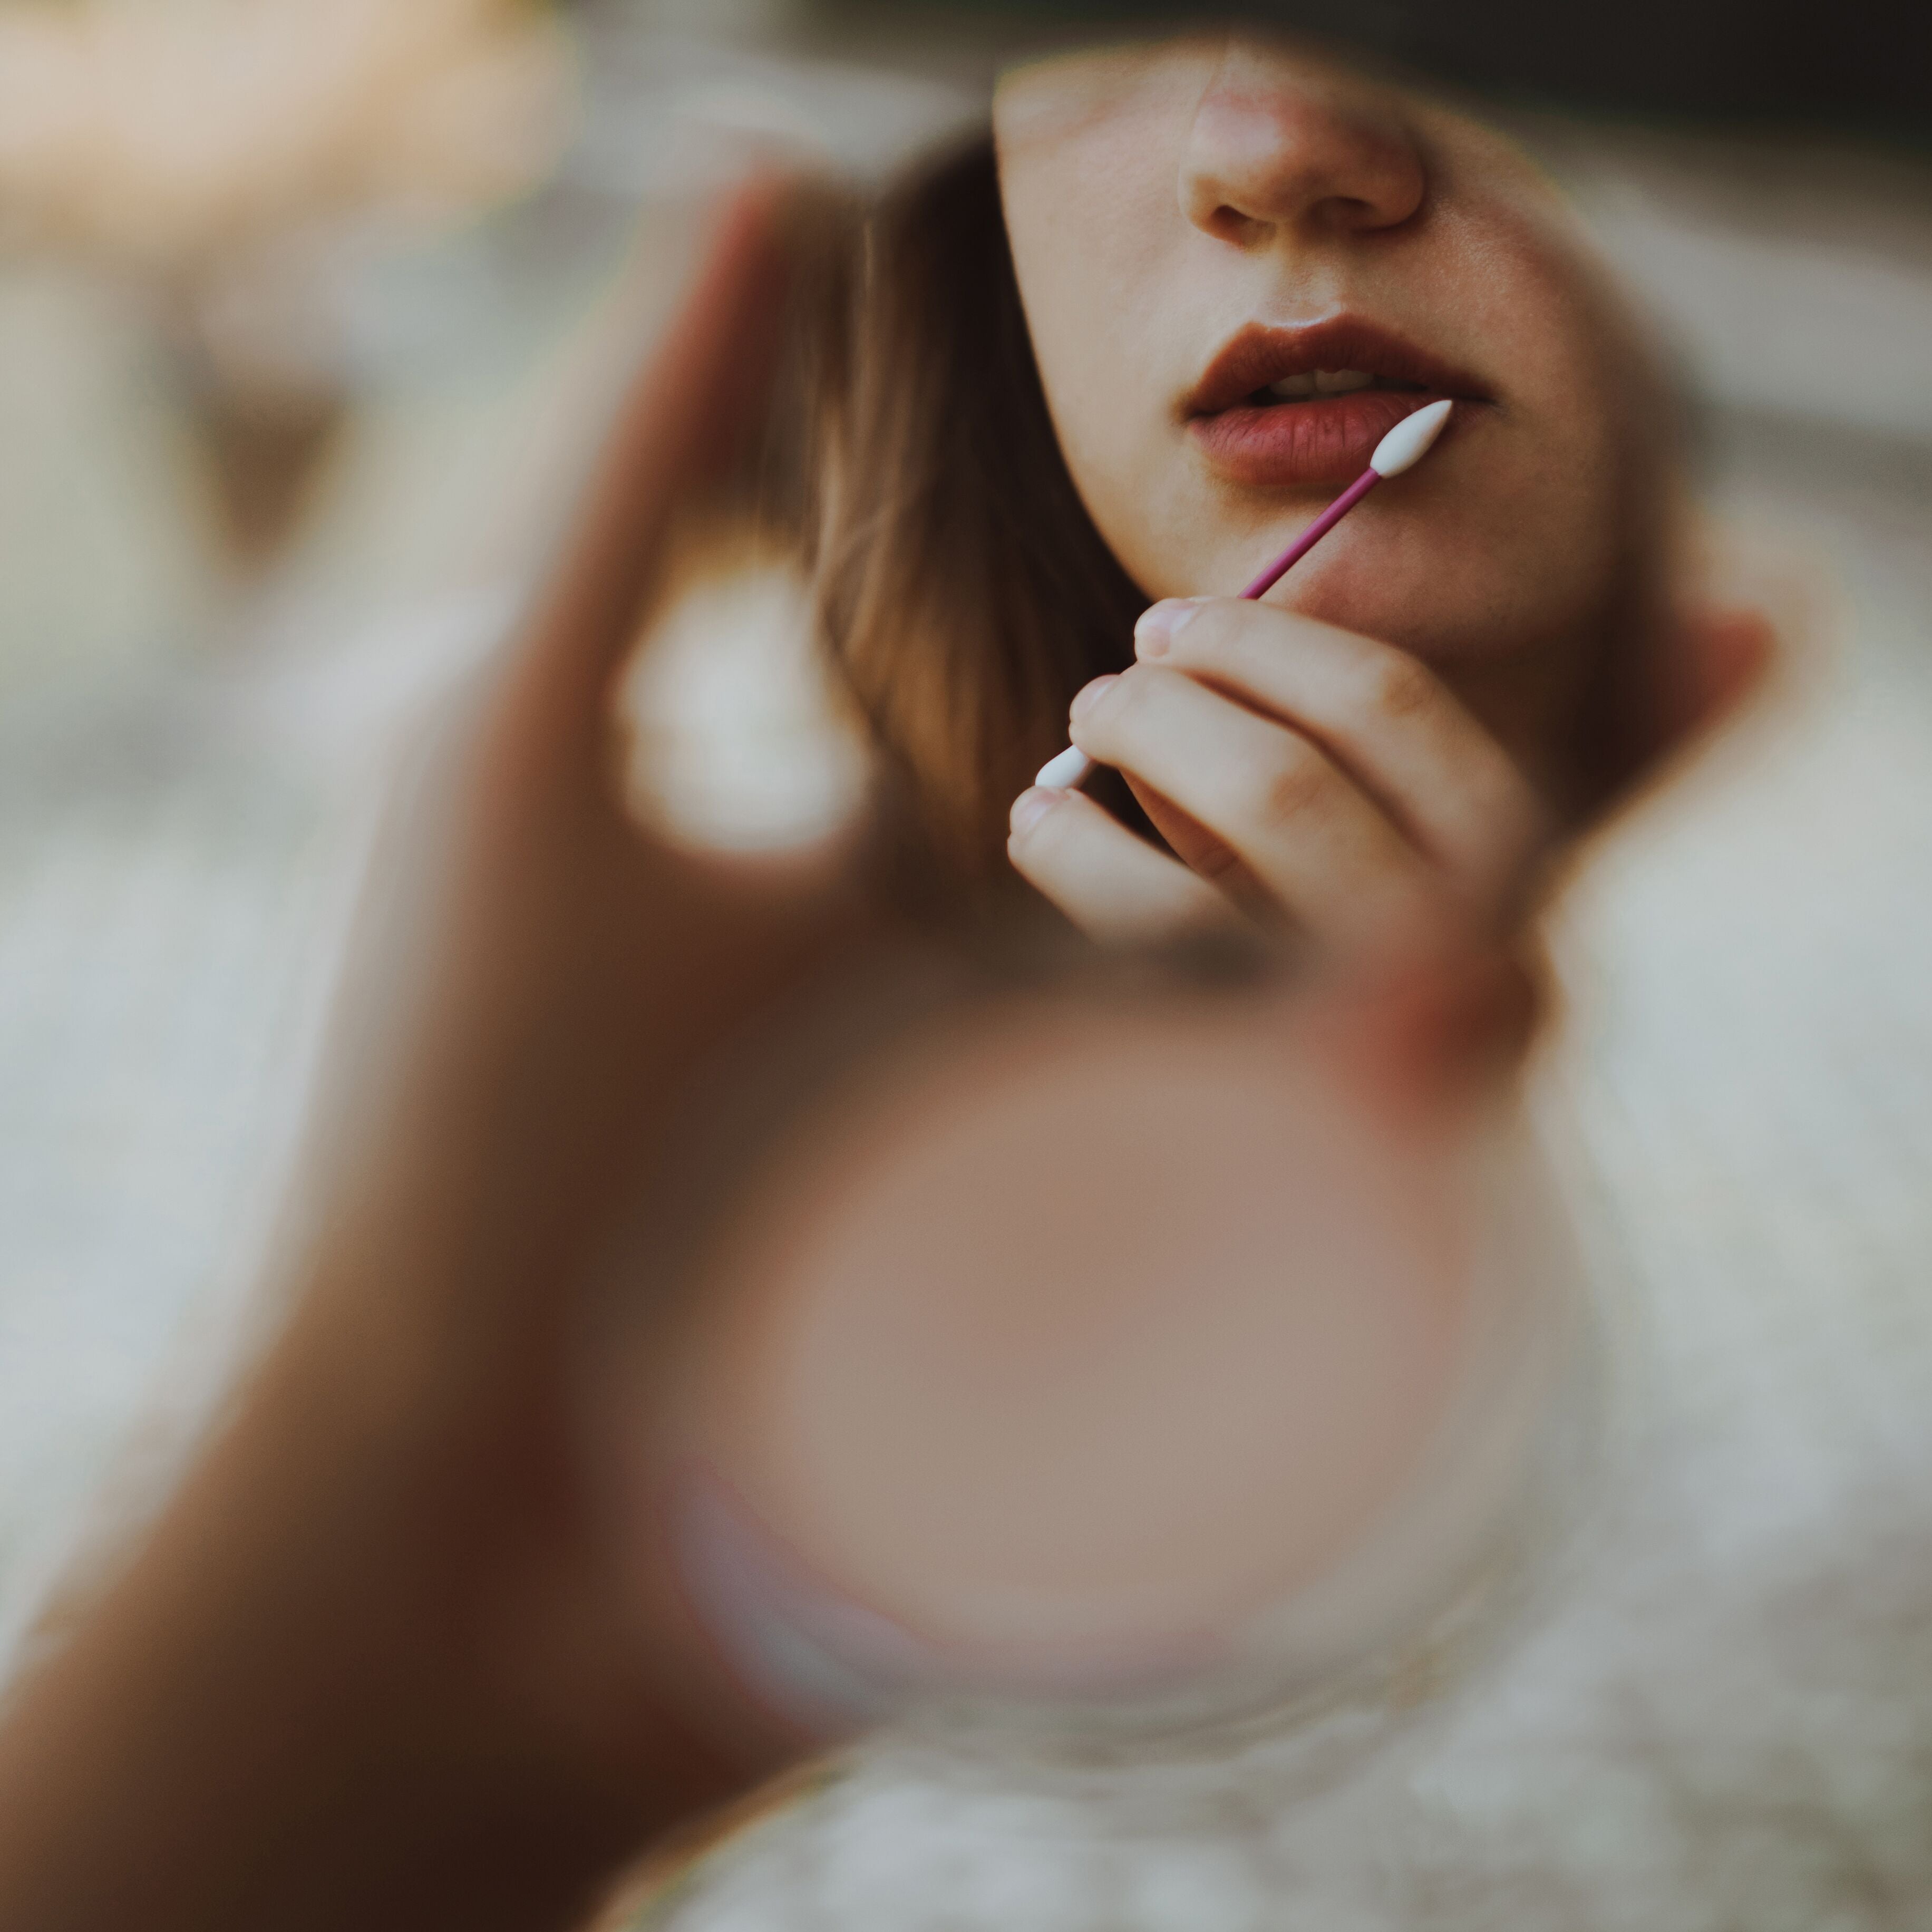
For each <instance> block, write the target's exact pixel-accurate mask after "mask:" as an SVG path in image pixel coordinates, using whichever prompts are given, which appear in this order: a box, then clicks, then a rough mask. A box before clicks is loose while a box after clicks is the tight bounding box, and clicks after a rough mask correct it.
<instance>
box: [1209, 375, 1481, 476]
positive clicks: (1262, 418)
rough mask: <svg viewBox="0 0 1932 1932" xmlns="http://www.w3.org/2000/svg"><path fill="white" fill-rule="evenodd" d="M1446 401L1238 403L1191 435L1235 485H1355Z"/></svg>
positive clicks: (1359, 397) (1364, 392) (1365, 394)
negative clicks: (1406, 425)
mask: <svg viewBox="0 0 1932 1932" xmlns="http://www.w3.org/2000/svg"><path fill="white" fill-rule="evenodd" d="M1441 400H1442V398H1441V396H1440V395H1439V393H1437V392H1434V391H1429V392H1423V391H1419V390H1402V391H1397V390H1392V389H1358V390H1356V391H1355V392H1354V393H1353V394H1352V395H1346V396H1325V397H1322V398H1319V400H1316V401H1308V402H1298V403H1277V404H1254V403H1238V404H1236V405H1235V407H1234V408H1232V409H1231V410H1220V411H1217V413H1215V414H1214V415H1213V416H1196V418H1195V419H1194V420H1193V422H1191V423H1190V424H1189V425H1188V433H1189V434H1190V435H1191V436H1192V437H1193V438H1194V440H1195V441H1196V443H1198V444H1199V446H1200V447H1201V449H1202V451H1203V452H1205V454H1206V456H1207V458H1208V461H1209V463H1211V464H1212V465H1213V466H1214V468H1215V469H1217V470H1219V471H1220V472H1221V474H1222V475H1223V476H1226V478H1229V481H1232V482H1235V483H1247V484H1262V485H1264V486H1266V485H1273V486H1275V487H1281V486H1283V485H1286V484H1320V483H1328V484H1345V483H1352V482H1353V481H1355V478H1357V477H1358V476H1359V475H1361V473H1362V472H1363V471H1364V469H1367V467H1368V466H1369V458H1370V457H1371V456H1372V455H1374V453H1375V448H1376V444H1377V443H1380V442H1381V441H1382V438H1383V437H1385V436H1386V435H1388V433H1389V431H1391V430H1392V429H1394V428H1395V426H1396V425H1397V423H1399V422H1401V421H1402V419H1403V418H1404V417H1405V416H1412V415H1414V414H1415V412H1416V411H1417V410H1419V409H1421V408H1423V407H1425V406H1426V405H1427V404H1430V403H1433V402H1439V401H1441ZM1451 428H1452V429H1453V428H1454V425H1451Z"/></svg>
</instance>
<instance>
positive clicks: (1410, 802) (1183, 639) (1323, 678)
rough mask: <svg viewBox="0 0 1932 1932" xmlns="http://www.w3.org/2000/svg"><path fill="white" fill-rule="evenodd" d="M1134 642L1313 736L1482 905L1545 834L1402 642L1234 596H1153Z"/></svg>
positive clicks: (1485, 743) (1505, 886)
mask: <svg viewBox="0 0 1932 1932" xmlns="http://www.w3.org/2000/svg"><path fill="white" fill-rule="evenodd" d="M1135 643H1136V652H1137V655H1139V658H1140V659H1141V660H1142V662H1144V663H1149V664H1160V665H1162V666H1163V667H1167V668H1169V669H1172V670H1183V671H1186V672H1187V673H1189V675H1190V676H1194V677H1196V678H1199V679H1202V680H1203V681H1205V682H1208V683H1209V684H1211V685H1214V687H1215V688H1217V689H1220V690H1223V691H1228V692H1230V693H1232V694H1235V695H1236V696H1238V697H1240V698H1241V699H1242V700H1244V702H1246V703H1253V704H1254V705H1256V706H1259V707H1260V708H1261V709H1264V710H1265V711H1267V712H1270V713H1271V714H1273V715H1275V716H1277V717H1279V718H1283V719H1285V720H1286V721H1288V722H1289V723H1290V724H1293V725H1294V726H1295V727H1296V728H1297V729H1298V730H1301V731H1303V732H1304V733H1307V734H1308V735H1309V736H1311V737H1313V738H1314V739H1316V742H1318V743H1319V744H1320V745H1322V747H1323V748H1324V749H1325V750H1326V751H1328V754H1330V756H1331V757H1332V758H1333V759H1334V760H1336V761H1337V763H1339V764H1340V765H1341V766H1343V769H1346V771H1347V772H1349V773H1350V774H1351V775H1352V776H1353V777H1355V778H1356V779H1357V780H1358V781H1359V782H1360V783H1361V784H1362V785H1363V786H1364V788H1365V789H1367V790H1368V792H1369V793H1370V794H1371V796H1373V797H1374V798H1375V799H1376V802H1378V803H1379V804H1380V805H1382V808H1384V810H1385V811H1387V812H1388V813H1389V814H1391V816H1392V817H1394V820H1396V822H1397V823H1398V824H1399V825H1400V826H1402V827H1403V829H1404V830H1405V831H1406V832H1407V833H1408V834H1409V836H1410V837H1411V838H1413V839H1414V840H1415V841H1416V843H1417V844H1418V845H1420V846H1421V848H1422V849H1423V850H1424V851H1425V852H1427V853H1429V854H1430V856H1432V857H1433V858H1434V859H1436V860H1437V861H1438V862H1439V863H1440V864H1441V865H1443V866H1444V867H1445V868H1446V869H1447V870H1448V871H1449V873H1450V874H1451V876H1452V877H1454V879H1455V880H1457V882H1458V883H1460V884H1461V885H1462V886H1463V888H1464V889H1466V891H1467V892H1469V894H1470V895H1472V898H1475V900H1477V901H1478V903H1480V904H1483V905H1484V906H1485V907H1487V906H1489V905H1490V904H1493V902H1494V901H1496V899H1497V898H1499V896H1500V895H1502V894H1504V893H1505V892H1508V890H1509V889H1511V887H1512V886H1514V884H1515V883H1516V882H1517V880H1518V879H1519V878H1520V875H1521V874H1522V872H1523V870H1524V868H1526V866H1527V865H1528V864H1529V862H1530V860H1531V859H1532V856H1534V854H1535V852H1536V851H1537V850H1538V849H1539V848H1540V847H1541V844H1542V843H1543V841H1544V839H1545V838H1546V837H1547V827H1546V825H1545V814H1544V811H1543V808H1542V807H1541V804H1540V803H1539V802H1538V799H1537V797H1536V795H1535V792H1534V791H1533V790H1532V788H1531V787H1530V785H1529V783H1528V781H1526V779H1525V778H1523V775H1522V773H1521V772H1520V771H1519V770H1518V769H1517V766H1515V764H1514V763H1513V762H1512V760H1511V759H1510V758H1509V757H1508V754H1506V753H1505V751H1503V749H1502V747H1501V746H1500V745H1499V744H1497V742H1496V740H1495V739H1493V737H1492V736H1490V733H1488V731H1487V730H1485V729H1484V727H1483V726H1482V725H1481V724H1478V722H1477V721H1476V720H1475V718H1473V717H1472V716H1471V715H1470V714H1469V711H1468V710H1467V709H1466V708H1465V706H1463V703H1461V702H1460V700H1458V699H1457V697H1456V696H1455V694H1454V693H1453V692H1452V691H1450V689H1449V688H1448V686H1447V685H1445V684H1444V682H1442V679H1440V678H1439V677H1438V676H1436V673H1434V672H1433V670H1430V667H1428V666H1427V664H1424V663H1423V662H1422V661H1421V659H1420V658H1415V657H1413V656H1412V655H1410V654H1409V652H1406V651H1401V650H1397V649H1395V647H1394V646H1392V645H1389V644H1384V643H1377V642H1376V641H1375V640H1373V639H1372V638H1368V637H1356V636H1355V635H1353V634H1351V633H1349V632H1348V631H1340V630H1337V629H1335V628H1333V627H1332V626H1331V625H1326V624H1317V623H1315V622H1311V621H1310V619H1307V618H1305V617H1299V616H1295V614H1294V613H1292V612H1290V611H1286V610H1279V609H1277V608H1276V607H1274V606H1273V605H1271V604H1259V603H1251V602H1247V601H1243V600H1241V599H1238V598H1201V599H1195V600H1191V601H1189V602H1187V603H1166V604H1156V605H1155V606H1154V608H1153V609H1152V610H1150V611H1148V613H1147V614H1146V615H1145V616H1144V617H1143V618H1142V620H1141V623H1140V625H1139V629H1138V631H1137V632H1136V640H1135Z"/></svg>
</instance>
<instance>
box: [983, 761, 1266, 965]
mask: <svg viewBox="0 0 1932 1932" xmlns="http://www.w3.org/2000/svg"><path fill="white" fill-rule="evenodd" d="M1007 853H1008V855H1009V856H1010V858H1011V859H1012V860H1013V865H1014V868H1015V869H1016V871H1018V872H1019V874H1020V876H1021V877H1022V878H1024V879H1025V880H1027V881H1028V883H1030V884H1031V885H1032V886H1035V887H1037V889H1038V890H1039V891H1040V892H1042V893H1043V894H1044V895H1046V898H1049V899H1050V900H1052V902H1053V903H1054V904H1055V905H1057V906H1058V907H1059V908H1060V910H1061V911H1062V912H1064V913H1066V915H1067V917H1068V918H1069V919H1071V920H1073V923H1074V924H1075V925H1076V926H1079V928H1080V929H1081V930H1082V932H1085V933H1087V934H1088V935H1091V937H1092V938H1095V939H1099V940H1102V941H1107V942H1109V943H1130V942H1131V943H1138V944H1146V943H1149V942H1152V941H1158V940H1162V939H1168V938H1178V937H1180V936H1181V935H1184V934H1187V933H1190V932H1199V931H1200V930H1202V929H1204V928H1208V927H1212V926H1226V925H1227V924H1228V923H1229V922H1230V921H1231V919H1232V918H1233V916H1234V915H1233V913H1232V910H1231V909H1230V908H1229V904H1228V902H1227V901H1226V899H1225V898H1223V896H1222V895H1220V893H1219V892H1217V891H1216V890H1215V889H1214V887H1213V886H1211V885H1209V884H1208V883H1207V882H1206V880H1203V879H1201V878H1198V877H1196V875H1195V874H1193V873H1192V872H1190V871H1189V870H1188V869H1187V867H1186V866H1185V865H1181V864H1180V863H1178V862H1177V861H1176V860H1175V859H1170V858H1169V857H1168V856H1167V855H1166V853H1162V852H1157V851H1156V850H1154V847H1152V846H1151V845H1150V844H1148V843H1147V841H1145V839H1142V838H1136V836H1135V835H1134V834H1133V832H1130V831H1129V830H1128V829H1127V827H1126V826H1124V825H1122V824H1121V823H1119V821H1118V820H1116V819H1114V818H1112V817H1109V815H1108V814H1107V813H1106V811H1103V810H1102V808H1100V806H1099V805H1096V804H1095V803H1094V801H1093V800H1092V799H1091V798H1088V797H1086V796H1084V795H1083V794H1082V793H1079V792H1077V791H1054V790H1047V789H1046V788H1045V787H1040V786H1036V787H1034V789H1033V790H1031V791H1027V792H1022V793H1021V794H1020V796H1019V798H1018V799H1016V801H1015V802H1014V805H1013V831H1012V835H1011V836H1010V838H1008V840H1007Z"/></svg>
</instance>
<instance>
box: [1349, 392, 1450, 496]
mask: <svg viewBox="0 0 1932 1932" xmlns="http://www.w3.org/2000/svg"><path fill="white" fill-rule="evenodd" d="M1454 407H1456V401H1455V398H1454V397H1453V396H1445V397H1444V398H1443V399H1442V401H1440V402H1439V403H1431V404H1429V405H1428V407H1427V408H1425V409H1420V410H1416V411H1415V412H1414V413H1413V414H1412V415H1409V416H1404V417H1403V419H1402V421H1401V422H1399V423H1397V425H1396V426H1395V428H1394V429H1392V430H1391V431H1389V433H1388V435H1387V436H1385V437H1383V438H1382V441H1381V442H1379V443H1377V444H1376V453H1375V455H1373V456H1372V457H1370V458H1369V467H1370V469H1373V471H1374V472H1376V475H1378V476H1400V475H1401V474H1402V472H1403V471H1404V470H1405V469H1410V468H1412V467H1413V466H1415V464H1416V463H1420V462H1421V460H1422V459H1423V458H1424V457H1425V456H1427V455H1428V454H1429V448H1430V444H1432V443H1434V441H1435V440H1436V438H1437V437H1439V436H1440V435H1441V434H1442V426H1443V425H1444V424H1445V423H1446V422H1448V420H1449V412H1450V411H1451V410H1453V409H1454Z"/></svg>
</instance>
